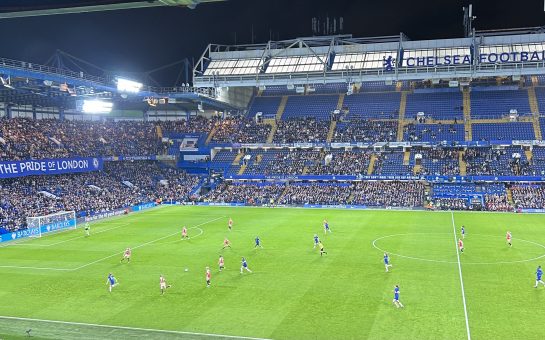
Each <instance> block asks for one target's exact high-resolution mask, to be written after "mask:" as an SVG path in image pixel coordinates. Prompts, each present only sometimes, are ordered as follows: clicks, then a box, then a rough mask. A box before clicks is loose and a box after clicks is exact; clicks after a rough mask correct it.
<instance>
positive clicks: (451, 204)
mask: <svg viewBox="0 0 545 340" xmlns="http://www.w3.org/2000/svg"><path fill="white" fill-rule="evenodd" d="M433 202H434V206H435V208H436V209H439V210H468V209H469V206H468V205H467V199H464V198H436V199H434V200H433Z"/></svg>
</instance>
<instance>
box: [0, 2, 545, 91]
mask: <svg viewBox="0 0 545 340" xmlns="http://www.w3.org/2000/svg"><path fill="white" fill-rule="evenodd" d="M470 2H472V3H473V5H474V15H476V16H477V20H476V25H475V26H476V28H477V29H497V28H513V27H530V26H542V25H545V13H544V12H543V0H524V1H513V0H510V1H509V0H495V1H490V0H473V1H461V0H420V1H418V0H412V1H398V0H389V1H388V0H382V1H381V0H374V1H367V0H229V1H227V2H223V3H211V4H201V5H199V6H198V7H197V8H196V9H194V10H190V9H187V8H166V7H165V8H150V9H138V10H122V11H115V12H101V13H87V14H70V15H56V16H44V17H33V18H18V19H4V20H0V42H1V43H0V57H5V58H11V59H17V60H25V61H30V62H36V63H44V62H45V61H46V60H48V59H49V57H50V56H51V55H52V54H53V53H54V51H55V50H56V49H60V50H63V51H65V52H67V53H70V54H73V55H75V56H77V57H79V58H81V59H84V60H87V61H90V62H92V63H94V64H96V65H99V66H101V67H103V68H104V69H108V70H114V71H117V70H120V71H133V72H143V71H146V70H150V69H153V68H156V67H159V66H161V65H165V64H168V63H171V62H173V61H177V60H180V59H183V58H185V57H189V58H192V57H193V58H198V57H199V56H200V55H201V53H202V52H203V51H204V49H205V47H206V46H207V44H208V43H211V42H213V43H222V44H233V43H235V36H236V42H237V43H250V42H251V41H252V37H251V31H252V26H253V29H254V41H255V42H266V41H268V40H269V36H270V34H271V32H272V35H273V39H277V38H279V39H289V38H295V37H299V36H310V35H312V30H311V28H312V26H311V18H312V17H320V18H325V17H326V16H328V15H329V16H330V17H341V16H342V17H343V18H344V25H345V27H344V33H350V34H353V35H354V37H369V36H382V35H397V34H399V32H401V31H402V32H404V33H406V34H407V35H408V36H409V37H410V38H411V39H413V40H418V39H435V38H448V37H461V36H463V29H462V6H463V5H466V4H468V3H470ZM1 3H2V0H0V4H1ZM167 73H169V74H173V73H177V71H176V70H169V71H167ZM155 78H157V79H159V81H160V82H162V83H163V85H172V84H170V83H172V82H174V80H173V79H171V77H170V78H169V77H168V74H166V75H165V74H156V75H155ZM174 79H175V77H174Z"/></svg>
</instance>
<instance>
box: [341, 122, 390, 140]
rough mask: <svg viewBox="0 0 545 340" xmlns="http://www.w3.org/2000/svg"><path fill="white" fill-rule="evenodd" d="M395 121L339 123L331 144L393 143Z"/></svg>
mask: <svg viewBox="0 0 545 340" xmlns="http://www.w3.org/2000/svg"><path fill="white" fill-rule="evenodd" d="M396 137H397V121H394V120H391V121H375V120H353V121H350V122H346V123H345V122H342V123H341V122H339V123H337V128H336V129H335V134H334V136H333V139H332V142H337V143H349V142H394V141H395V140H396Z"/></svg>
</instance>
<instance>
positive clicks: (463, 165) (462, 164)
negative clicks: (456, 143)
mask: <svg viewBox="0 0 545 340" xmlns="http://www.w3.org/2000/svg"><path fill="white" fill-rule="evenodd" d="M465 153H466V152H465V151H458V166H459V167H460V176H465V175H467V163H466V162H465V161H464V155H465Z"/></svg>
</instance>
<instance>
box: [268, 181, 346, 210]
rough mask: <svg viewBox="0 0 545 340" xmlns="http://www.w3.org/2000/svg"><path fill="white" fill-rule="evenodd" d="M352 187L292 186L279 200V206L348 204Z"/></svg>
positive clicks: (323, 185)
mask: <svg viewBox="0 0 545 340" xmlns="http://www.w3.org/2000/svg"><path fill="white" fill-rule="evenodd" d="M350 194H351V190H350V186H348V185H347V186H340V185H325V184H306V185H290V186H288V187H287V189H286V191H285V192H284V194H283V195H282V197H280V199H279V200H278V203H279V204H288V205H304V204H323V205H335V204H346V203H347V202H348V199H349V198H350Z"/></svg>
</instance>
